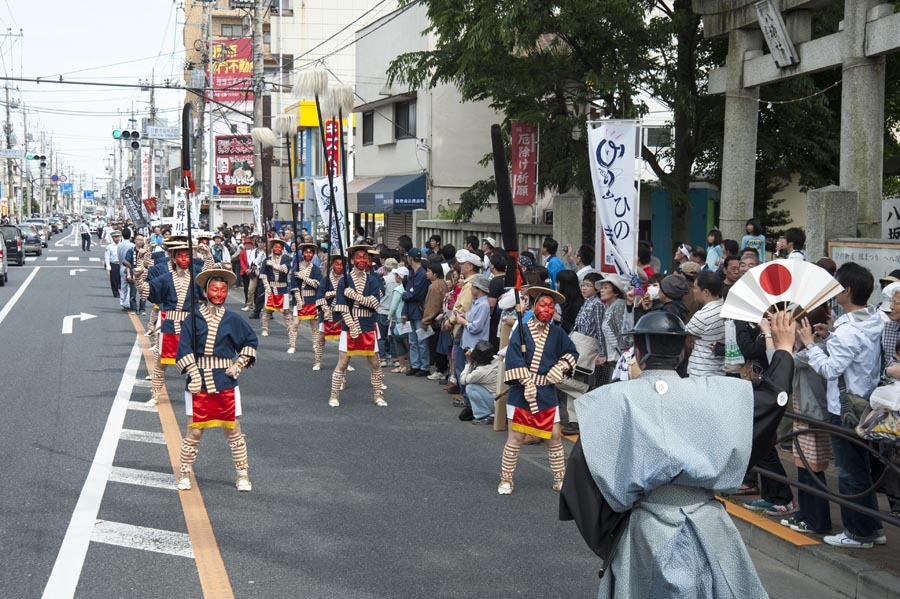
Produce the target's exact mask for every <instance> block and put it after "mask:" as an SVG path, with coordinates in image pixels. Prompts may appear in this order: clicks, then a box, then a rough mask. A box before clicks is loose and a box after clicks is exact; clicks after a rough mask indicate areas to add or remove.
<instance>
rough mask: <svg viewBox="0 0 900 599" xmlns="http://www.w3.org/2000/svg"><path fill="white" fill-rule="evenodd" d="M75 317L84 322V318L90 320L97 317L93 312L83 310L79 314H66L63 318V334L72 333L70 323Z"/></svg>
mask: <svg viewBox="0 0 900 599" xmlns="http://www.w3.org/2000/svg"><path fill="white" fill-rule="evenodd" d="M76 318H77V319H78V320H80V321H81V322H84V321H85V320H90V319H92V318H97V317H96V316H94V315H93V314H86V313H84V312H82V313H81V314H71V315H69V316H66V317H65V318H63V328H62V334H63V335H71V334H72V323H73V322H75V319H76Z"/></svg>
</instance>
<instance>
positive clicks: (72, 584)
mask: <svg viewBox="0 0 900 599" xmlns="http://www.w3.org/2000/svg"><path fill="white" fill-rule="evenodd" d="M35 270H37V269H35ZM141 357H142V353H141V343H140V338H139V337H137V336H135V338H134V345H133V346H132V348H131V355H130V356H128V362H127V364H126V365H125V372H123V373H122V381H121V382H120V383H119V390H118V391H117V392H116V397H115V399H114V400H113V403H112V407H111V408H110V410H109V416H108V417H107V419H106V426H105V427H104V429H103V434H102V435H101V437H100V443H99V444H98V445H97V452H96V453H95V454H94V461H93V462H92V463H91V469H90V470H89V471H88V475H87V479H86V480H85V481H84V486H83V487H82V488H81V495H79V496H78V502H77V503H76V504H75V510H74V511H73V512H72V519H71V520H70V521H69V527H68V528H67V529H66V535H65V537H63V541H62V546H61V547H60V548H59V553H58V554H57V556H56V562H55V563H54V564H53V571H52V572H51V573H50V579H49V580H48V581H47V586H46V587H44V594H43V595H42V597H43V599H66V598H69V597H74V595H75V588H76V587H77V586H78V579H79V578H81V569H82V568H83V567H84V558H85V556H86V555H87V550H88V545H89V543H90V540H91V535H92V533H93V532H94V525H95V523H96V522H97V514H98V512H99V510H100V502H101V501H102V500H103V494H104V492H105V491H106V483H107V480H108V479H109V473H110V470H112V463H113V458H115V455H116V447H117V446H118V444H119V434H120V432H121V430H122V423H123V422H124V421H125V412H126V409H127V407H128V401H129V400H130V399H131V389H132V387H133V385H134V377H135V375H136V374H137V370H138V367H139V366H140V364H141Z"/></svg>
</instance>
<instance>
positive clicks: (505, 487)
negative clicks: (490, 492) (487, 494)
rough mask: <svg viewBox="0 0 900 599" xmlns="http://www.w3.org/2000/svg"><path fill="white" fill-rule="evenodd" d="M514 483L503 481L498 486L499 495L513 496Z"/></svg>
mask: <svg viewBox="0 0 900 599" xmlns="http://www.w3.org/2000/svg"><path fill="white" fill-rule="evenodd" d="M513 488H514V487H513V482H512V481H511V480H501V481H500V484H499V485H498V486H497V493H498V494H500V495H512V492H513Z"/></svg>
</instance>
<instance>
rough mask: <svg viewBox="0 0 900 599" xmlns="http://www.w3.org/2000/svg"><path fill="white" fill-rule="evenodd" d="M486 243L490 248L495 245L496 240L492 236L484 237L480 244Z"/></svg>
mask: <svg viewBox="0 0 900 599" xmlns="http://www.w3.org/2000/svg"><path fill="white" fill-rule="evenodd" d="M484 244H488V245H490V246H491V247H492V248H495V247H497V241H496V240H495V239H494V238H493V237H485V238H484V239H482V240H481V245H484Z"/></svg>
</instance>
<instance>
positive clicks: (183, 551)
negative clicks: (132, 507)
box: [91, 520, 194, 559]
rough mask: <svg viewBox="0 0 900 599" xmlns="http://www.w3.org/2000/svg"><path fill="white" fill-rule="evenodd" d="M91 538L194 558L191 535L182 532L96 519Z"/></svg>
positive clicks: (106, 542) (132, 547)
mask: <svg viewBox="0 0 900 599" xmlns="http://www.w3.org/2000/svg"><path fill="white" fill-rule="evenodd" d="M91 540H92V541H94V542H95V543H105V544H107V545H116V546H117V547H128V548H130V549H143V550H144V551H155V552H156V553H165V554H167V555H175V556H178V557H187V558H191V559H193V558H194V551H193V549H191V537H190V536H188V535H187V534H185V533H183V532H172V531H170V530H160V529H158V528H147V527H145V526H134V525H133V524H123V523H121V522H109V521H107V520H97V525H96V526H95V527H94V533H93V534H92V535H91Z"/></svg>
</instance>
